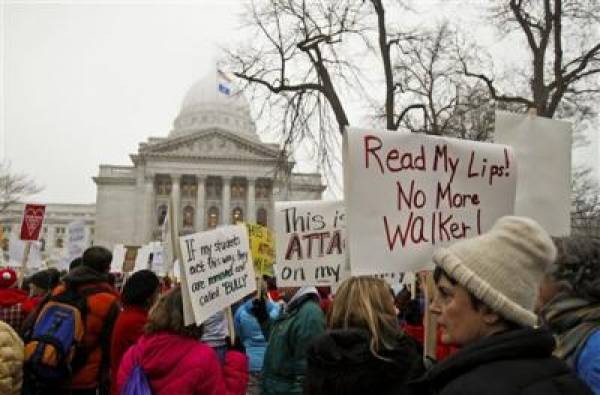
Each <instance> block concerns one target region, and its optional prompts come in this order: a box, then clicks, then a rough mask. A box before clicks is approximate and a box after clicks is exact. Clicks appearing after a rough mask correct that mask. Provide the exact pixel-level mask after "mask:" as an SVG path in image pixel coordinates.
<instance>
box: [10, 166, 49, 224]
mask: <svg viewBox="0 0 600 395" xmlns="http://www.w3.org/2000/svg"><path fill="white" fill-rule="evenodd" d="M41 191H42V187H40V186H39V185H38V184H36V182H35V181H34V180H33V179H32V178H31V177H29V176H27V175H25V174H21V173H12V172H11V166H10V164H9V163H0V214H1V213H3V212H4V211H6V209H7V208H8V207H10V205H12V204H14V203H17V202H19V201H22V200H23V199H24V198H26V197H27V196H30V195H34V194H36V193H39V192H41Z"/></svg>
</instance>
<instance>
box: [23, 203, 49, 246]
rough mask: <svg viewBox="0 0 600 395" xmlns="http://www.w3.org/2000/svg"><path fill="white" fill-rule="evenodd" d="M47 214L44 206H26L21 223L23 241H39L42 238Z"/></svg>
mask: <svg viewBox="0 0 600 395" xmlns="http://www.w3.org/2000/svg"><path fill="white" fill-rule="evenodd" d="M45 212H46V206H44V205H39V204H27V205H25V210H24V213H23V222H22V223H21V240H37V239H38V238H39V237H40V230H41V229H42V223H43V222H44V214H45Z"/></svg>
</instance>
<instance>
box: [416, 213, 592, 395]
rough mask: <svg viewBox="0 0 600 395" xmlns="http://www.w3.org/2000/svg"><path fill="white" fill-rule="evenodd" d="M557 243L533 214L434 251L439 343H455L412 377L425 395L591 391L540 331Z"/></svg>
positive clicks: (547, 394) (572, 394)
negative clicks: (538, 311)
mask: <svg viewBox="0 0 600 395" xmlns="http://www.w3.org/2000/svg"><path fill="white" fill-rule="evenodd" d="M555 258H556V249H555V247H554V244H553V243H552V240H551V238H550V237H549V236H548V234H547V233H546V232H545V231H544V230H543V229H542V228H541V227H540V226H539V225H538V224H537V223H536V222H535V221H533V220H531V219H528V218H522V217H503V218H501V219H499V220H498V221H497V222H496V224H495V225H494V226H493V228H492V229H491V230H490V231H489V232H488V233H485V234H482V235H480V236H478V237H475V238H472V239H468V240H463V241H460V242H457V243H455V244H453V245H452V246H450V247H449V248H442V249H439V250H438V251H436V252H435V254H434V256H433V261H434V263H435V265H436V270H435V272H434V280H435V283H436V295H435V298H434V300H433V302H432V304H431V307H430V308H431V311H432V313H434V314H436V315H437V318H438V324H439V326H440V329H441V331H442V341H443V342H444V343H446V344H453V345H456V346H458V347H459V348H460V349H459V351H458V352H456V353H455V354H453V355H451V356H450V357H448V358H447V359H445V360H444V361H442V362H440V363H439V364H437V365H435V366H434V367H433V368H432V369H430V370H429V371H428V372H427V374H426V375H425V376H424V377H423V378H422V379H421V380H419V381H418V382H416V383H415V388H416V389H417V393H419V394H426V393H434V394H443V395H453V394H498V395H500V394H502V395H507V394H509V395H510V394H540V395H542V394H543V395H552V394H569V395H576V394H591V391H590V390H589V388H587V386H586V385H585V384H584V383H583V382H581V381H580V380H579V379H578V378H577V377H576V376H575V375H574V374H573V373H572V372H571V371H570V370H569V368H568V367H567V366H566V365H565V364H564V362H562V361H560V360H559V359H557V358H555V357H553V356H552V351H553V349H554V347H555V343H554V339H553V337H552V335H551V334H550V333H549V332H548V331H546V330H543V329H537V328H536V324H537V317H536V315H535V314H534V313H533V309H534V305H535V302H536V299H537V289H538V285H539V283H540V281H541V280H542V278H543V276H544V274H545V272H547V271H548V270H549V268H550V267H551V266H552V265H553V263H554V259H555Z"/></svg>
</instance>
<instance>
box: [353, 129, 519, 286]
mask: <svg viewBox="0 0 600 395" xmlns="http://www.w3.org/2000/svg"><path fill="white" fill-rule="evenodd" d="M343 153H344V195H345V202H346V227H347V232H348V237H347V241H348V252H349V258H350V265H351V270H352V274H353V275H360V274H375V273H386V272H407V271H408V272H416V271H419V270H423V269H427V268H431V255H432V253H433V250H434V249H435V248H436V247H439V246H443V245H445V244H447V243H451V242H454V241H457V240H461V239H466V238H470V237H473V236H477V235H479V234H481V233H482V232H484V231H486V230H488V229H489V228H491V226H492V225H493V223H494V221H495V220H496V219H497V218H499V217H501V216H503V215H507V214H512V213H513V205H514V198H515V187H516V177H517V169H516V163H515V159H514V157H513V154H512V151H511V149H510V147H508V146H503V145H496V144H489V143H480V142H472V141H466V140H458V139H452V138H442V137H433V136H428V135H424V134H418V133H402V132H390V131H372V130H361V129H352V128H351V129H348V130H347V132H346V133H345V134H344V150H343Z"/></svg>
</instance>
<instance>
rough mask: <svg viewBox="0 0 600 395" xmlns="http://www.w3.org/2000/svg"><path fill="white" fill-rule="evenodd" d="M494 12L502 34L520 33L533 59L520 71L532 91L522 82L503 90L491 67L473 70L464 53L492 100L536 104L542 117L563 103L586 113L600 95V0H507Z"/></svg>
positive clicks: (466, 66)
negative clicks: (599, 24) (523, 85)
mask: <svg viewBox="0 0 600 395" xmlns="http://www.w3.org/2000/svg"><path fill="white" fill-rule="evenodd" d="M492 10H493V16H492V17H493V20H494V22H495V23H496V24H497V26H498V27H499V28H500V30H501V31H502V32H503V33H505V34H517V35H520V36H521V37H522V38H523V39H524V40H525V42H526V45H527V48H528V51H529V53H530V55H531V63H530V65H529V67H528V68H527V69H526V70H523V72H522V75H524V76H527V78H528V84H527V85H528V89H521V88H520V84H514V85H513V86H512V87H508V86H506V84H503V87H502V88H501V87H500V85H501V84H499V83H498V81H496V80H495V79H494V76H493V75H491V74H490V73H489V72H488V71H479V72H478V71H474V67H475V64H474V62H473V59H470V58H469V56H463V57H462V64H463V72H464V73H465V75H467V76H469V77H473V78H477V79H479V80H480V81H482V82H484V83H485V84H486V86H487V87H488V90H489V92H490V95H491V96H492V98H493V99H494V100H496V101H498V102H504V103H510V104H515V105H518V106H520V107H521V108H528V107H533V108H535V109H536V110H537V114H538V115H541V116H545V117H549V118H552V117H554V116H555V115H556V114H557V111H559V108H560V106H561V105H562V104H563V103H568V104H570V105H571V106H575V107H577V108H578V110H579V111H586V105H588V104H589V103H590V101H591V100H593V99H594V98H597V97H598V93H600V84H598V76H600V39H599V37H598V29H597V24H598V22H599V21H600V3H598V2H596V1H588V0H572V1H566V2H565V1H562V0H508V1H503V2H502V4H500V5H496V6H494V7H493V8H492ZM565 43H568V45H563V44H565ZM463 55H464V54H463ZM511 80H512V81H514V79H511ZM527 85H526V86H527Z"/></svg>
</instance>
